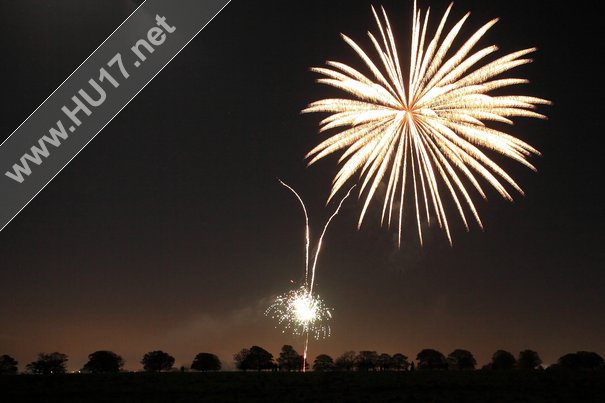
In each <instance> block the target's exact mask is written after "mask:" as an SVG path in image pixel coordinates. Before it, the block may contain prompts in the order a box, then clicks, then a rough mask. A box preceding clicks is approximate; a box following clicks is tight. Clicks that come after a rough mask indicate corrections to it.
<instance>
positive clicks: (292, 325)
mask: <svg viewBox="0 0 605 403" xmlns="http://www.w3.org/2000/svg"><path fill="white" fill-rule="evenodd" d="M278 180H279V179H278ZM279 183H280V184H282V185H283V186H284V187H286V188H287V189H289V190H290V191H291V192H292V193H294V195H295V196H296V198H297V199H298V201H299V202H300V205H301V206H302V209H303V212H304V214H305V283H304V285H303V286H301V287H299V288H297V289H293V290H290V291H288V292H287V293H285V294H282V295H279V296H278V297H277V298H276V299H275V301H274V302H273V304H271V305H270V306H269V307H268V308H267V310H266V311H265V315H267V316H270V317H272V318H273V319H276V320H277V322H278V324H279V325H281V326H282V327H283V329H284V332H285V331H286V330H290V331H291V332H292V333H293V334H295V335H302V336H304V337H305V343H304V352H303V364H302V366H303V367H302V371H303V372H305V371H306V367H305V363H306V362H307V355H308V347H309V334H313V336H314V337H315V338H316V339H319V338H322V337H324V338H325V337H328V336H329V335H330V325H329V323H328V322H329V320H330V319H331V318H332V313H331V311H330V308H328V307H327V306H326V305H325V303H324V301H323V300H322V299H321V298H320V297H319V295H317V294H314V293H313V285H314V283H315V271H316V268H317V261H318V258H319V253H320V251H321V245H322V242H323V237H324V235H325V234H326V231H327V230H328V227H329V225H330V223H331V222H332V219H333V218H334V217H336V215H338V213H339V212H340V208H341V207H342V204H343V203H344V201H345V200H346V199H347V198H348V197H349V195H350V194H351V191H352V190H353V187H354V186H353V187H351V189H349V191H348V192H347V194H346V196H345V197H343V198H342V199H341V200H340V203H339V204H338V207H337V208H336V210H335V211H334V213H333V214H332V215H331V216H330V218H329V219H328V221H327V222H326V224H325V225H324V228H323V231H322V233H321V236H320V237H319V241H318V243H317V249H316V250H315V253H314V256H313V266H312V268H311V281H310V282H309V247H310V230H309V216H308V214H307V208H306V207H305V203H304V202H303V200H302V198H301V197H300V196H299V194H298V193H297V192H296V191H295V190H294V189H293V188H292V187H291V186H289V185H287V184H286V183H284V182H283V181H281V180H279Z"/></svg>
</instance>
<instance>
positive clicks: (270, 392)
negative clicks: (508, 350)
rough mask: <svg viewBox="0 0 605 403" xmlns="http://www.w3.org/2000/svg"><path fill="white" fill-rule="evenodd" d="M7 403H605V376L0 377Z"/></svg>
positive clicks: (0, 396) (229, 374)
mask: <svg viewBox="0 0 605 403" xmlns="http://www.w3.org/2000/svg"><path fill="white" fill-rule="evenodd" d="M0 401H2V402H7V403H9V402H40V403H43V402H175V403H177V402H416V403H419V402H422V403H424V402H473V403H474V402H481V403H486V402H498V403H505V402H506V403H508V402H516V403H521V402H553V403H554V402H570V403H571V402H573V403H576V402H582V403H584V402H589V403H590V402H595V403H596V402H605V371H594V372H558V371H532V372H523V371H511V372H508V371H473V372H463V371H435V372H425V371H415V372H350V373H343V372H335V373H306V374H302V373H271V372H263V373H255V372H246V373H242V372H218V373H189V372H186V373H160V374H148V373H122V374H113V375H111V374H107V375H88V374H69V375H51V376H37V375H15V376H0Z"/></svg>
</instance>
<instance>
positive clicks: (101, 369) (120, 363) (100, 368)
mask: <svg viewBox="0 0 605 403" xmlns="http://www.w3.org/2000/svg"><path fill="white" fill-rule="evenodd" d="M122 367H124V360H123V359H122V357H120V356H119V355H117V354H116V353H114V352H113V351H103V350H101V351H95V352H94V353H92V354H89V355H88V362H87V363H86V364H84V367H83V368H82V371H83V372H90V373H93V374H98V373H106V372H120V370H121V369H122Z"/></svg>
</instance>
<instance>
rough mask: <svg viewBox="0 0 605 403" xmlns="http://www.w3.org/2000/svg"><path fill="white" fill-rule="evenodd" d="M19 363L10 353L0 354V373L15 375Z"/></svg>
mask: <svg viewBox="0 0 605 403" xmlns="http://www.w3.org/2000/svg"><path fill="white" fill-rule="evenodd" d="M18 364H19V363H18V362H17V361H16V360H15V359H14V358H13V357H11V356H10V355H6V354H4V355H2V356H0V375H15V374H16V373H17V371H18V368H17V365H18Z"/></svg>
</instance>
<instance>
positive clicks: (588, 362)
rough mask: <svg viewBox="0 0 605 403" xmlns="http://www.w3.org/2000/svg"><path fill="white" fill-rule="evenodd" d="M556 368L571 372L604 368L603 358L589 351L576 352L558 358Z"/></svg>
mask: <svg viewBox="0 0 605 403" xmlns="http://www.w3.org/2000/svg"><path fill="white" fill-rule="evenodd" d="M558 366H559V367H560V368H563V369H572V370H594V369H599V368H603V367H604V366H605V364H604V361H603V357H601V356H600V355H599V354H597V353H593V352H590V351H578V352H577V353H570V354H565V355H564V356H563V357H561V358H559V361H558Z"/></svg>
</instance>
